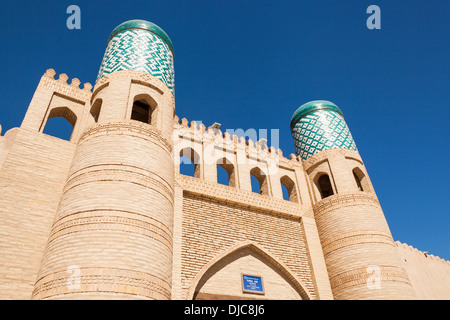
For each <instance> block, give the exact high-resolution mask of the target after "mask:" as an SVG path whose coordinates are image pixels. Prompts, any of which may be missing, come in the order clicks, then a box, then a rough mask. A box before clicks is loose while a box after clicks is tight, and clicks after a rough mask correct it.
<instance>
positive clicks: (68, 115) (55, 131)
mask: <svg viewBox="0 0 450 320" xmlns="http://www.w3.org/2000/svg"><path fill="white" fill-rule="evenodd" d="M54 118H63V119H65V120H66V121H67V122H68V123H69V124H70V126H65V125H64V122H59V123H57V124H56V121H52V120H51V119H54ZM49 120H50V121H49ZM76 122H77V116H76V114H75V112H73V111H72V110H70V109H69V108H68V107H65V106H64V107H55V108H53V109H51V110H50V112H49V114H48V117H47V120H46V122H45V126H44V127H43V128H42V132H43V133H45V134H49V135H52V136H55V137H57V138H60V139H63V140H68V141H70V140H71V139H72V135H73V131H74V129H75V125H76ZM54 123H55V126H53V124H54Z"/></svg>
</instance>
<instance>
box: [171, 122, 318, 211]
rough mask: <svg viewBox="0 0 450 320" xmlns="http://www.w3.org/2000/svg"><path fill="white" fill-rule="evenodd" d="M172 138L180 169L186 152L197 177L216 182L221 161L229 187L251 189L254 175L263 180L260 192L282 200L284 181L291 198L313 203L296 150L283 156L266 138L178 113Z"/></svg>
mask: <svg viewBox="0 0 450 320" xmlns="http://www.w3.org/2000/svg"><path fill="white" fill-rule="evenodd" d="M172 142H173V152H172V153H173V158H174V163H175V170H176V172H177V173H178V172H179V167H180V164H181V162H182V161H183V160H181V159H182V157H181V156H186V157H187V158H189V159H190V161H192V163H193V165H194V167H195V177H196V178H199V179H200V180H204V181H208V182H212V183H216V182H217V166H218V165H220V166H222V167H223V168H224V169H225V170H226V171H227V173H228V178H229V185H228V186H227V187H233V188H235V189H237V190H241V191H245V192H251V191H252V186H251V176H252V175H253V176H254V177H255V178H256V179H257V180H258V182H259V184H260V195H257V196H263V197H269V198H274V199H278V200H283V193H282V187H281V185H284V186H285V187H286V189H287V190H288V193H289V199H290V201H292V202H295V203H299V204H302V205H305V206H306V207H308V206H309V205H310V201H309V186H308V182H307V180H306V176H305V173H304V170H303V165H302V162H301V159H300V158H299V157H297V156H295V155H293V154H292V155H290V156H289V158H286V157H284V156H283V152H282V151H281V150H280V149H276V148H274V147H273V146H268V145H267V144H266V142H265V141H264V140H260V141H253V140H252V139H251V138H246V137H244V136H238V135H236V134H230V133H229V132H227V131H225V132H223V131H222V130H220V129H219V128H217V127H215V126H209V127H206V126H205V125H204V124H203V123H200V124H198V123H196V122H195V121H190V122H189V121H188V120H187V119H186V118H182V119H179V118H178V117H177V116H175V118H174V131H173V135H172Z"/></svg>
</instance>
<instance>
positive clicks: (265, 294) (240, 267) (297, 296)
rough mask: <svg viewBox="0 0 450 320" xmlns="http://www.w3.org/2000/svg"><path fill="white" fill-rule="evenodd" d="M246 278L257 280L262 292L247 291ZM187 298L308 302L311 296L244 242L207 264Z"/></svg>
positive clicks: (282, 267)
mask: <svg viewBox="0 0 450 320" xmlns="http://www.w3.org/2000/svg"><path fill="white" fill-rule="evenodd" d="M246 277H247V278H248V277H250V278H252V279H256V281H259V284H258V285H260V286H261V287H262V290H259V289H258V290H252V289H251V290H248V289H249V287H248V283H246V279H247V278H246ZM260 289H261V288H260ZM261 291H262V292H261ZM188 299H196V300H239V299H245V300H251V299H258V300H259V299H271V300H304V299H305V300H309V299H310V294H309V293H308V292H307V290H306V288H305V287H304V286H303V285H302V284H301V282H300V281H299V280H298V279H297V278H296V277H295V276H294V275H293V274H292V272H290V270H289V269H288V268H287V267H286V266H285V265H283V264H282V263H280V262H278V261H277V260H276V259H274V258H273V257H272V256H271V255H269V254H268V253H267V252H265V251H264V250H262V249H261V248H259V247H258V246H256V245H255V244H253V243H245V244H241V245H237V246H234V247H233V248H230V249H229V250H227V251H226V252H224V253H222V254H220V255H219V256H217V257H216V258H215V259H213V260H212V261H211V262H210V263H208V264H207V265H206V266H205V267H204V268H203V269H202V270H201V271H200V273H199V274H198V275H197V277H196V278H195V279H194V282H193V285H192V287H191V290H190V292H189V293H188Z"/></svg>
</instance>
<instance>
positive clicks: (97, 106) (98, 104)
mask: <svg viewBox="0 0 450 320" xmlns="http://www.w3.org/2000/svg"><path fill="white" fill-rule="evenodd" d="M102 104H103V100H102V99H100V98H99V99H96V100H95V102H94V103H93V104H92V107H91V110H90V112H89V113H90V114H91V116H92V118H93V119H94V121H95V122H98V118H99V116H100V110H101V108H102Z"/></svg>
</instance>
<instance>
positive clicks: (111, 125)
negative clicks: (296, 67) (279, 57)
mask: <svg viewBox="0 0 450 320" xmlns="http://www.w3.org/2000/svg"><path fill="white" fill-rule="evenodd" d="M137 100H145V101H146V102H147V103H148V104H149V105H150V107H151V109H152V114H151V119H150V120H149V123H144V122H141V121H136V120H131V115H132V112H133V107H134V103H135V101H137ZM54 117H63V118H65V119H66V120H67V121H68V122H69V123H71V125H72V126H73V131H72V135H71V138H70V140H69V141H65V140H61V139H58V138H56V137H52V136H49V135H46V134H44V133H43V132H44V129H45V127H46V125H47V121H48V120H49V119H51V118H54ZM1 134H4V135H3V136H2V135H1ZM181 155H185V156H188V157H190V158H191V160H193V161H194V162H195V165H194V167H195V168H194V171H195V174H194V177H191V176H185V175H183V174H181V173H180V157H181ZM218 164H219V165H221V164H223V165H224V168H225V167H226V170H227V172H228V173H229V185H228V186H227V185H222V184H219V183H217V165H218ZM352 170H357V172H358V174H359V175H360V177H361V185H362V188H363V191H361V190H360V189H359V186H358V184H357V182H356V180H355V177H354V174H353V173H352ZM252 174H254V175H255V174H256V175H257V179H258V181H259V182H260V185H261V192H260V194H258V193H254V192H252V185H251V175H252ZM323 174H327V175H329V177H330V183H331V188H332V190H333V195H331V196H329V197H327V198H325V199H322V196H321V192H320V189H319V185H318V183H317V182H318V177H320V176H321V175H323ZM282 185H284V186H285V187H286V188H287V189H288V193H289V200H285V199H284V198H283V192H282ZM73 268H76V269H77V270H78V272H79V273H78V278H77V279H76V280H79V282H78V284H79V285H77V286H70V284H71V283H72V282H71V281H73V275H74V274H73V273H71V272H70V270H73ZM242 275H252V276H260V277H261V279H262V283H263V286H264V294H256V293H248V292H244V290H243V284H242V278H241V277H242ZM374 276H375V277H376V278H375V280H376V281H379V282H378V283H379V284H380V287H379V288H373V287H371V286H370V285H371V279H372V280H373V279H374V278H373V277H374ZM448 279H450V263H449V262H448V261H445V260H443V259H440V258H437V257H435V256H433V255H429V254H426V253H424V252H421V251H418V250H417V249H414V248H412V247H410V246H408V245H405V244H402V243H399V242H395V241H394V240H393V238H392V235H391V232H390V230H389V226H388V223H387V221H386V219H385V217H384V214H383V211H382V208H381V205H380V203H379V201H378V199H377V196H376V194H375V190H374V188H373V185H372V184H371V182H370V179H369V175H368V172H367V170H366V168H365V166H364V163H363V161H362V159H361V156H360V155H359V154H358V153H357V152H356V151H352V150H344V149H331V150H326V151H322V152H320V153H317V154H315V155H313V156H311V157H310V158H308V159H307V160H305V161H301V159H300V158H299V157H297V156H295V155H293V154H291V155H289V156H288V157H285V156H284V155H283V152H282V151H281V150H280V149H275V148H273V147H270V146H266V145H265V144H263V143H260V142H256V141H252V140H251V139H246V138H245V137H237V136H235V135H230V134H228V133H227V132H222V131H221V130H220V129H217V128H213V127H212V126H211V127H206V126H205V125H204V124H197V123H195V122H194V121H192V122H189V121H188V120H187V119H186V118H182V119H179V118H178V117H177V116H176V115H175V100H174V97H173V95H172V93H171V91H170V90H169V89H168V88H167V87H166V86H165V85H164V83H162V82H161V81H160V80H159V79H157V78H155V77H153V76H151V75H149V74H147V73H144V72H139V71H118V72H114V73H111V74H108V75H106V76H104V77H103V78H101V79H100V80H99V81H98V82H97V83H96V85H95V87H94V88H92V85H90V84H88V83H86V84H84V85H83V87H82V88H80V81H79V80H78V79H76V78H75V79H72V80H69V77H68V76H67V75H65V74H60V75H59V76H57V77H56V72H55V71H54V70H53V69H49V70H47V72H45V74H44V75H43V76H42V78H41V80H40V82H39V84H38V86H37V89H36V92H35V93H34V95H33V98H32V100H31V102H30V105H29V108H28V110H27V113H26V114H25V117H24V120H23V122H22V124H21V126H20V127H19V128H13V129H11V130H9V131H7V132H6V133H5V132H4V133H2V132H1V127H0V298H1V299H304V300H309V299H415V298H419V299H450V283H449V280H448Z"/></svg>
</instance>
